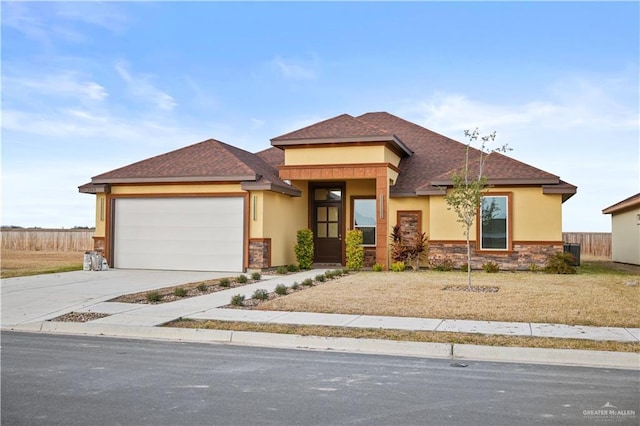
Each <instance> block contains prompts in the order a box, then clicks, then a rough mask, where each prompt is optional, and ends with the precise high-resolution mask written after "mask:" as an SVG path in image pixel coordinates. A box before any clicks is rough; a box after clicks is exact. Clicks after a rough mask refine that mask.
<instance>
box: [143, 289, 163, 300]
mask: <svg viewBox="0 0 640 426" xmlns="http://www.w3.org/2000/svg"><path fill="white" fill-rule="evenodd" d="M146 297H147V302H151V303H153V302H159V301H161V300H162V295H161V294H160V293H158V292H157V291H150V292H148V293H147V294H146Z"/></svg>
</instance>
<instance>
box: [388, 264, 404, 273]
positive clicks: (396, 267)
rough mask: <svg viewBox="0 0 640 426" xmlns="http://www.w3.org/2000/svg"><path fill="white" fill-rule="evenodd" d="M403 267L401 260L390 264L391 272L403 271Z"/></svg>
mask: <svg viewBox="0 0 640 426" xmlns="http://www.w3.org/2000/svg"><path fill="white" fill-rule="evenodd" d="M405 267H406V266H405V264H404V262H402V261H398V262H393V263H392V264H391V270H392V271H393V272H402V271H404V269H405Z"/></svg>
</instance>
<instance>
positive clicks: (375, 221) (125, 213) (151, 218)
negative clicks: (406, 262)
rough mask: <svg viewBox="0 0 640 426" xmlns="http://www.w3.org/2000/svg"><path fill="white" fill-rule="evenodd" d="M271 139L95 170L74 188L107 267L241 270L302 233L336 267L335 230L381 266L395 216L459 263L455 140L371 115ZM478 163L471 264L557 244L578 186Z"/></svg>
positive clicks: (462, 252) (284, 250) (440, 255)
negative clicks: (482, 180) (91, 204)
mask: <svg viewBox="0 0 640 426" xmlns="http://www.w3.org/2000/svg"><path fill="white" fill-rule="evenodd" d="M271 145H272V147H271V148H269V149H266V150H264V151H261V152H258V153H255V154H252V153H250V152H247V151H244V150H242V149H239V148H236V147H233V146H231V145H227V144H225V143H222V142H219V141H217V140H213V139H209V140H206V141H204V142H200V143H197V144H195V145H191V146H187V147H185V148H182V149H178V150H176V151H172V152H169V153H166V154H162V155H159V156H156V157H152V158H149V159H146V160H143V161H140V162H137V163H134V164H131V165H129V166H125V167H122V168H119V169H116V170H112V171H110V172H107V173H104V174H101V175H98V176H95V177H93V178H92V180H91V182H90V183H87V184H85V185H82V186H80V187H79V190H80V192H83V193H90V194H96V233H95V237H94V240H95V249H97V250H102V251H104V254H105V256H106V258H107V259H108V261H109V263H110V265H111V266H112V267H116V268H146V269H180V270H182V269H184V270H221V271H244V270H246V269H247V268H251V269H253V268H269V267H273V266H278V265H285V264H291V263H295V261H296V259H295V254H294V250H293V247H294V244H295V242H296V232H297V231H298V230H299V229H303V228H309V229H311V230H312V231H313V233H314V244H315V261H316V262H317V263H322V264H336V265H344V263H345V234H346V231H347V230H350V229H354V228H357V229H361V230H362V231H363V233H364V248H365V261H366V264H367V265H372V264H374V263H379V264H381V265H383V266H384V267H385V268H386V267H388V265H389V264H390V262H391V260H390V258H389V235H390V233H391V231H392V229H393V227H394V225H396V224H399V225H400V227H401V231H402V233H403V235H405V236H406V238H407V239H410V238H412V235H415V233H416V232H425V233H426V234H427V235H428V237H429V244H430V251H429V257H430V259H435V260H436V261H441V260H442V259H450V260H452V261H453V262H454V263H455V265H456V266H460V265H461V264H462V263H464V262H466V244H465V237H464V234H463V228H462V226H461V224H460V223H459V222H457V220H456V215H455V212H454V211H452V210H450V209H449V208H448V205H447V203H446V202H445V199H444V195H445V193H446V191H447V190H450V188H451V186H452V181H451V175H452V173H453V172H454V171H456V170H459V169H460V168H461V167H462V165H463V161H464V153H465V147H466V145H465V144H462V143H460V142H457V141H455V140H452V139H449V138H447V137H445V136H442V135H439V134H437V133H434V132H432V131H430V130H428V129H425V128H424V127H421V126H418V125H417V124H414V123H411V122H408V121H406V120H404V119H402V118H399V117H396V116H394V115H391V114H388V113H385V112H376V113H367V114H364V115H361V116H359V117H352V116H350V115H347V114H343V115H340V116H337V117H334V118H331V119H328V120H325V121H321V122H319V123H316V124H313V125H311V126H308V127H305V128H303V129H300V130H297V131H294V132H291V133H287V134H285V135H282V136H279V137H276V138H274V139H272V140H271ZM477 157H478V151H476V150H473V151H472V160H474V159H475V160H476V161H477ZM485 171H486V173H485V175H486V176H487V178H488V182H489V184H490V185H491V187H490V188H488V189H487V191H486V195H485V199H484V203H485V205H486V206H488V207H490V208H488V209H486V211H490V212H492V214H491V215H490V216H486V215H485V217H483V218H480V217H479V220H477V221H476V223H477V225H476V229H474V230H473V235H471V239H472V240H473V245H474V250H473V262H472V263H473V266H474V267H480V265H481V264H482V263H484V262H486V261H488V260H492V261H495V262H497V263H498V264H499V265H500V267H501V268H503V269H528V268H529V267H530V265H531V264H543V263H544V262H545V261H546V258H547V256H548V255H550V254H553V253H555V252H559V251H562V249H563V243H562V203H563V202H564V201H566V200H567V199H569V198H570V197H571V196H572V195H574V194H575V193H576V187H575V186H573V185H571V184H568V183H566V182H563V181H562V180H561V179H560V178H559V177H558V176H556V175H553V174H551V173H547V172H545V171H542V170H540V169H537V168H535V167H532V166H529V165H527V164H524V163H521V162H519V161H517V160H514V159H512V158H509V157H507V156H504V155H502V154H499V153H493V154H491V155H490V157H489V158H488V160H487V162H486V165H485ZM478 235H479V237H478ZM438 259H439V260H438Z"/></svg>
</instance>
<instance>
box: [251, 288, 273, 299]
mask: <svg viewBox="0 0 640 426" xmlns="http://www.w3.org/2000/svg"><path fill="white" fill-rule="evenodd" d="M251 298H252V299H256V300H267V299H268V298H269V292H268V291H267V290H265V289H264V288H259V289H257V290H256V291H254V292H253V295H252V296H251Z"/></svg>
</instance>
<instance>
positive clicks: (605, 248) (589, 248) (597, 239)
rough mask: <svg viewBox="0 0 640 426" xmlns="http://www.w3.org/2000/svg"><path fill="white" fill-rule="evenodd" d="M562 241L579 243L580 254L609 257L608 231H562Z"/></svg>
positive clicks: (609, 240)
mask: <svg viewBox="0 0 640 426" xmlns="http://www.w3.org/2000/svg"><path fill="white" fill-rule="evenodd" d="M562 241H564V242H565V243H573V244H580V256H585V255H586V256H593V257H605V258H607V259H611V233H610V232H563V233H562Z"/></svg>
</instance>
